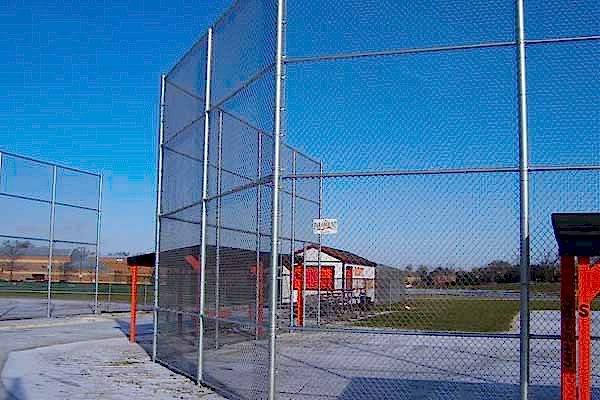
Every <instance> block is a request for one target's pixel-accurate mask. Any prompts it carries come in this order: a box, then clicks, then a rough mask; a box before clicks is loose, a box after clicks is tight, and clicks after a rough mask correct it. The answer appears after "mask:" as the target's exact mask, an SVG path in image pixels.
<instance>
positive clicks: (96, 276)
mask: <svg viewBox="0 0 600 400" xmlns="http://www.w3.org/2000/svg"><path fill="white" fill-rule="evenodd" d="M101 226H102V175H100V176H99V178H98V208H97V211H96V266H95V271H94V272H95V273H94V281H95V282H96V284H95V286H94V314H98V287H99V282H98V280H99V278H100V271H99V267H100V231H101Z"/></svg>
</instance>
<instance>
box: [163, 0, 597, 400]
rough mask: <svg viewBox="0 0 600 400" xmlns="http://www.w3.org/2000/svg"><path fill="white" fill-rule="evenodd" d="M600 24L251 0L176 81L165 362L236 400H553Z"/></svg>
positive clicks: (184, 62)
mask: <svg viewBox="0 0 600 400" xmlns="http://www.w3.org/2000/svg"><path fill="white" fill-rule="evenodd" d="M599 16H600V8H599V6H598V4H597V2H593V1H582V2H578V3H576V4H575V3H565V2H559V1H550V2H547V1H544V2H542V1H538V0H533V1H529V2H527V4H526V7H525V8H523V3H522V2H521V1H518V2H514V1H498V2H493V3H489V2H487V3H486V2H483V3H481V2H480V3H477V2H471V1H458V2H448V1H441V0H439V1H438V0H436V1H433V2H417V3H415V2H397V1H387V0H386V1H374V0H368V1H364V0H361V1H358V0H343V1H340V2H336V3H335V4H333V3H331V2H326V1H312V2H310V3H306V2H299V1H292V0H289V1H286V2H279V3H278V2H270V1H261V0H249V1H239V2H236V3H235V4H234V5H233V6H232V7H231V8H230V9H229V10H228V11H227V12H226V13H225V15H224V16H223V17H221V18H220V19H219V20H218V21H217V22H215V24H214V25H213V26H212V27H211V29H210V30H209V32H208V33H207V34H206V35H204V36H203V37H202V38H201V39H200V40H199V41H198V42H197V43H196V44H195V45H194V46H193V47H192V49H191V50H190V51H189V52H188V53H187V54H186V55H185V56H184V57H183V58H182V59H181V60H180V61H179V62H178V63H177V64H176V65H175V67H174V68H173V69H172V70H171V71H170V72H169V73H167V74H166V75H165V76H164V77H163V81H162V96H161V97H162V102H161V146H160V153H159V154H160V161H159V188H160V190H159V216H160V218H159V224H158V230H157V239H158V241H157V242H158V243H157V249H158V254H159V257H158V268H159V270H158V271H159V272H158V274H157V277H158V285H157V290H158V292H157V294H158V297H157V303H156V306H157V307H156V332H155V333H156V338H155V348H154V356H155V360H157V361H159V362H161V363H164V364H166V365H167V366H169V367H171V368H172V369H174V370H176V371H179V372H181V373H184V374H186V375H188V376H189V377H191V378H193V379H196V380H198V381H201V382H203V383H205V384H207V385H209V386H211V387H214V388H216V389H218V390H219V391H220V392H222V393H224V394H226V395H228V396H229V397H231V398H241V399H264V398H272V399H273V398H279V399H306V398H310V399H326V398H327V399H331V398H336V399H422V398H430V399H462V398H469V399H490V398H494V399H517V398H521V399H525V398H528V397H529V398H532V399H553V398H556V399H558V398H559V397H560V390H559V387H560V315H559V305H560V304H559V303H560V302H559V288H560V265H559V259H558V255H557V246H556V243H555V240H554V237H553V233H552V227H551V224H550V214H551V213H554V212H567V211H569V212H573V211H586V212H598V211H600V195H599V193H600V190H599V189H600V187H599V186H600V159H599V158H598V154H600V152H599V151H598V150H600V141H599V140H598V137H599V135H598V134H599V130H598V126H600V124H599V122H600V119H599V115H600V114H599V113H598V106H599V104H600V98H599V97H598V93H600V90H599V89H600V79H599V77H598V73H597V71H598V67H599V66H600V65H599V64H598V60H599V59H600V57H599V55H600V53H599V52H600V36H599V35H600V25H599V24H598V21H599V20H600V18H598V17H599ZM324 218H328V219H335V220H336V221H337V225H336V226H337V231H336V233H334V234H327V235H325V234H318V233H316V232H315V231H314V229H313V223H314V221H315V220H317V219H324ZM274 266H275V268H274ZM522 272H525V273H526V276H523V273H522ZM523 288H526V290H522V289H523ZM523 323H525V325H523ZM597 325H598V323H597V319H593V327H594V328H593V333H595V331H596V330H597V329H598V328H597ZM593 349H594V350H593V360H592V365H594V368H595V370H594V371H593V373H594V374H593V379H592V382H593V398H598V399H600V388H598V387H599V386H600V381H598V379H597V376H596V375H597V374H596V372H597V369H598V368H599V367H598V366H597V365H596V364H597V363H596V362H595V361H597V360H600V357H599V356H598V354H597V353H598V350H597V349H596V347H593Z"/></svg>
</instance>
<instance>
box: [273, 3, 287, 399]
mask: <svg viewBox="0 0 600 400" xmlns="http://www.w3.org/2000/svg"><path fill="white" fill-rule="evenodd" d="M284 7H285V4H284V0H279V1H278V2H277V53H276V55H275V65H276V72H275V135H274V138H273V204H272V210H271V211H272V232H271V302H270V303H271V304H270V307H271V332H270V354H269V400H275V399H276V393H277V388H276V380H275V378H276V368H277V354H276V348H277V346H276V337H277V296H278V293H277V287H278V284H277V269H278V260H279V176H280V170H279V168H280V141H281V112H282V106H283V105H282V89H283V88H282V85H283V82H282V81H283V24H284V22H283V19H284Z"/></svg>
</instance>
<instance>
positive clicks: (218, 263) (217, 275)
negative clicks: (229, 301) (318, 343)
mask: <svg viewBox="0 0 600 400" xmlns="http://www.w3.org/2000/svg"><path fill="white" fill-rule="evenodd" d="M217 143H218V152H219V153H218V156H217V158H218V159H217V215H216V216H215V223H216V225H217V227H216V229H217V232H216V249H215V250H216V255H215V256H216V257H215V317H216V318H215V349H218V348H219V318H220V317H219V307H220V305H219V303H220V301H221V299H220V293H219V292H220V290H219V287H220V284H221V281H220V273H221V205H222V200H221V189H222V178H223V112H222V111H219V131H218V138H217Z"/></svg>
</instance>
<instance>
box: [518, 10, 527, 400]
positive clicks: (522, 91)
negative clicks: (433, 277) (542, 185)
mask: <svg viewBox="0 0 600 400" xmlns="http://www.w3.org/2000/svg"><path fill="white" fill-rule="evenodd" d="M525 50H526V49H525V5H524V0H517V53H518V75H519V192H520V206H521V207H520V243H521V246H520V255H521V261H520V276H521V292H520V304H521V307H520V323H521V332H520V352H519V354H520V360H519V386H520V394H521V400H527V399H528V396H529V351H530V350H529V246H530V242H529V158H528V156H529V146H528V137H529V133H528V122H527V70H526V62H525Z"/></svg>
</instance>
